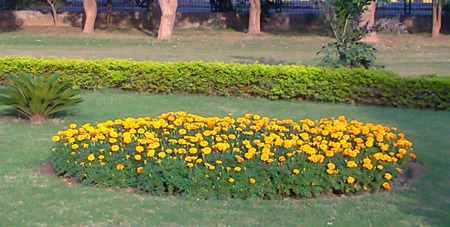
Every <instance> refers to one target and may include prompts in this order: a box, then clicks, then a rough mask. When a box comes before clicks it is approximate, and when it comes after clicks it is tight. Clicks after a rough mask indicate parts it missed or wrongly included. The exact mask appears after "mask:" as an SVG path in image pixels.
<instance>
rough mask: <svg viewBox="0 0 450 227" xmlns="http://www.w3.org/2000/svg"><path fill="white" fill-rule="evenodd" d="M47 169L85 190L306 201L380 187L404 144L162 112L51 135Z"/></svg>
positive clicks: (308, 126)
mask: <svg viewBox="0 0 450 227" xmlns="http://www.w3.org/2000/svg"><path fill="white" fill-rule="evenodd" d="M52 140H53V142H55V144H54V148H53V152H52V159H51V162H52V165H53V167H54V169H55V171H56V172H57V173H58V174H60V175H65V176H74V177H75V178H76V179H77V180H78V181H81V182H83V183H84V184H86V185H97V186H106V187H136V188H137V190H138V191H140V192H146V193H150V194H154V195H176V194H187V195H190V196H194V197H198V198H203V199H207V198H250V197H260V198H267V199H270V198H281V197H295V198H299V197H302V198H310V197H316V196H319V195H322V194H328V193H334V194H360V193H364V192H376V191H378V190H380V189H381V190H389V189H390V188H391V187H392V186H393V185H394V184H395V183H394V181H393V179H394V178H395V177H396V176H397V175H398V173H399V172H401V171H402V169H404V168H405V162H407V161H409V160H411V158H415V155H414V154H413V153H411V150H412V148H411V146H412V143H411V142H410V141H408V140H407V139H406V138H405V136H404V134H402V133H396V129H395V128H393V127H386V126H383V125H379V124H372V123H366V124H364V123H361V122H358V121H356V120H352V121H347V120H346V119H345V117H343V116H340V117H338V118H337V119H320V120H319V121H313V120H310V119H304V120H300V121H299V123H297V122H294V121H293V120H291V119H284V120H278V119H268V118H267V117H261V116H259V115H252V114H245V115H244V116H243V117H239V118H233V117H232V116H226V117H223V118H219V117H202V116H198V115H193V114H188V113H184V112H170V113H165V114H162V115H161V116H159V117H157V118H153V119H151V118H150V117H144V118H137V119H136V118H126V119H117V120H115V121H107V122H103V123H99V124H97V125H96V126H93V125H90V124H85V125H82V126H81V127H78V126H77V125H75V124H71V125H70V127H69V128H68V129H67V130H64V131H59V132H58V133H57V135H55V136H53V137H52Z"/></svg>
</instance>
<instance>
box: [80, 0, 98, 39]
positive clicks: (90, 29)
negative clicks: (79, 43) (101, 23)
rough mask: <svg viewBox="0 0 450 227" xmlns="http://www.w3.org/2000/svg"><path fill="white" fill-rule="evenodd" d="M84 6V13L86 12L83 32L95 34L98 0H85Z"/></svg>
mask: <svg viewBox="0 0 450 227" xmlns="http://www.w3.org/2000/svg"><path fill="white" fill-rule="evenodd" d="M83 8H84V13H85V14H86V20H85V22H84V27H83V32H84V33H86V34H93V33H94V28H95V19H96V18H97V0H83Z"/></svg>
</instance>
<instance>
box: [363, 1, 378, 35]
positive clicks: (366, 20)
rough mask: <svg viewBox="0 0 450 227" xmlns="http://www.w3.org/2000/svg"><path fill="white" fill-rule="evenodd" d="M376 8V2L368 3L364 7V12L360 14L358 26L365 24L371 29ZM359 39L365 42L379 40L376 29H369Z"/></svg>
mask: <svg viewBox="0 0 450 227" xmlns="http://www.w3.org/2000/svg"><path fill="white" fill-rule="evenodd" d="M376 9H377V2H376V1H371V2H370V4H369V5H367V6H365V7H364V12H363V13H362V14H361V17H360V22H359V26H360V27H363V26H365V27H366V28H367V29H369V30H371V29H372V27H373V25H374V24H375V11H376ZM361 41H363V42H367V43H377V42H379V39H378V35H377V32H376V31H370V32H369V33H367V34H366V35H365V36H364V37H362V39H361Z"/></svg>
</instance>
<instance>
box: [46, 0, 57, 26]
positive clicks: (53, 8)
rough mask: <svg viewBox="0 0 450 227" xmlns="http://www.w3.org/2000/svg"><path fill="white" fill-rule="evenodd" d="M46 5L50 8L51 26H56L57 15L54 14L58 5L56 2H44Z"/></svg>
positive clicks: (54, 0) (51, 0) (50, 0)
mask: <svg viewBox="0 0 450 227" xmlns="http://www.w3.org/2000/svg"><path fill="white" fill-rule="evenodd" d="M46 2H47V4H48V5H49V6H50V12H51V14H52V17H53V26H55V27H57V26H58V15H57V13H56V4H57V3H58V0H46Z"/></svg>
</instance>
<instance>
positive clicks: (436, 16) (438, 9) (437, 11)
mask: <svg viewBox="0 0 450 227" xmlns="http://www.w3.org/2000/svg"><path fill="white" fill-rule="evenodd" d="M441 24H442V4H440V3H439V0H433V29H432V30H431V37H432V38H436V37H439V33H440V31H441Z"/></svg>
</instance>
